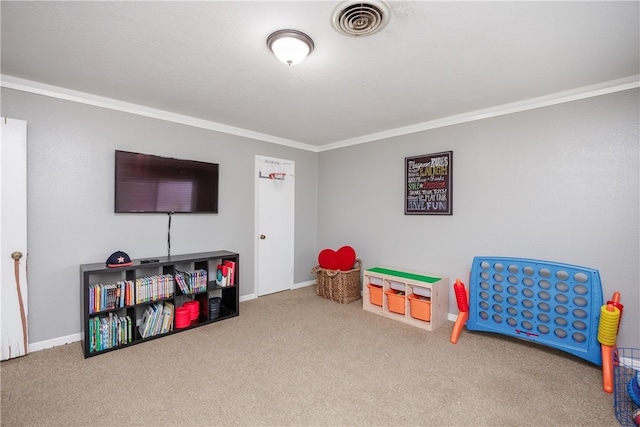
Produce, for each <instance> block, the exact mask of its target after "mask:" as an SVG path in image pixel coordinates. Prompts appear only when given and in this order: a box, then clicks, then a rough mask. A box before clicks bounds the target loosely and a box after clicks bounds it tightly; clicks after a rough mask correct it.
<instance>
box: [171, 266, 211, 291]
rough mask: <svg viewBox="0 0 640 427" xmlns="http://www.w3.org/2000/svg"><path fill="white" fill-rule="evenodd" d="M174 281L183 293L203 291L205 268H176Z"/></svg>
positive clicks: (205, 282) (205, 279)
mask: <svg viewBox="0 0 640 427" xmlns="http://www.w3.org/2000/svg"><path fill="white" fill-rule="evenodd" d="M176 283H177V284H178V287H179V288H180V291H182V293H183V294H185V295H186V294H193V293H197V292H205V291H206V290H207V270H195V271H178V270H176Z"/></svg>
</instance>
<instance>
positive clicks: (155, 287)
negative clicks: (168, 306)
mask: <svg viewBox="0 0 640 427" xmlns="http://www.w3.org/2000/svg"><path fill="white" fill-rule="evenodd" d="M171 297H173V276H172V275H171V274H162V275H158V276H150V277H141V278H139V279H136V304H140V303H144V302H149V301H157V300H161V299H165V298H171Z"/></svg>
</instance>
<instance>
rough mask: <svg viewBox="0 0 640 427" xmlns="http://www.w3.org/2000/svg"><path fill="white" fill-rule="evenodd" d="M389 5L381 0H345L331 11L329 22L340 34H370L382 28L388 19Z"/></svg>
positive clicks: (359, 35)
mask: <svg viewBox="0 0 640 427" xmlns="http://www.w3.org/2000/svg"><path fill="white" fill-rule="evenodd" d="M389 15H390V13H389V6H388V5H387V4H386V3H385V2H383V1H381V0H378V1H369V2H357V1H345V2H342V3H341V4H339V5H338V7H336V9H335V10H334V11H333V16H332V19H331V24H332V25H333V28H335V29H336V31H338V32H339V33H341V34H344V35H347V36H353V37H361V36H370V35H371V34H375V33H377V32H378V31H380V30H382V29H383V28H384V26H385V25H387V22H388V21H389Z"/></svg>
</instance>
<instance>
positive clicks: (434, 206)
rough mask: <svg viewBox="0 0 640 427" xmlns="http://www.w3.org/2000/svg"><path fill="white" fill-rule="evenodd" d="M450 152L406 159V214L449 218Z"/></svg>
mask: <svg viewBox="0 0 640 427" xmlns="http://www.w3.org/2000/svg"><path fill="white" fill-rule="evenodd" d="M452 166H453V151H445V152H442V153H435V154H425V155H423V156H414V157H405V159H404V170H405V178H406V181H405V187H404V196H405V197H404V213H405V215H452V214H453V205H452V202H453V199H452V193H451V190H452V188H451V187H452V184H453V168H452Z"/></svg>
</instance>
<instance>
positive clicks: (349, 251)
mask: <svg viewBox="0 0 640 427" xmlns="http://www.w3.org/2000/svg"><path fill="white" fill-rule="evenodd" d="M355 263H356V251H355V250H354V249H353V248H352V247H351V246H343V247H341V248H340V249H338V251H337V252H336V251H334V250H332V249H323V250H322V251H320V254H319V255H318V264H320V267H321V268H326V269H327V270H341V271H347V270H351V269H352V268H353V265H354V264H355Z"/></svg>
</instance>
